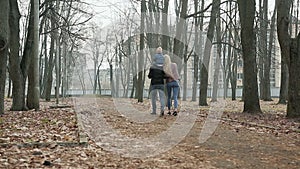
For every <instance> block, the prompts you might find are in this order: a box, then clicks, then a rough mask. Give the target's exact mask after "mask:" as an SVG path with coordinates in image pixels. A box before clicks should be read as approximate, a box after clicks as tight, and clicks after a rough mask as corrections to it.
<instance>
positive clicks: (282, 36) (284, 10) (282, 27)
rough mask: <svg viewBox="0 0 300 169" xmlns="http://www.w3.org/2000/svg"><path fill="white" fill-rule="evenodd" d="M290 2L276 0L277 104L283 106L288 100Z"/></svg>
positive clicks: (289, 0)
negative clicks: (278, 73) (278, 52)
mask: <svg viewBox="0 0 300 169" xmlns="http://www.w3.org/2000/svg"><path fill="white" fill-rule="evenodd" d="M291 3H292V1H291V0H287V1H285V0H278V1H277V2H276V6H277V35H278V41H279V45H280V49H281V85H280V96H279V103H282V104H285V103H286V99H288V86H289V84H288V82H289V80H288V79H289V75H288V72H289V64H290V43H291V38H290V35H289V11H290V7H291Z"/></svg>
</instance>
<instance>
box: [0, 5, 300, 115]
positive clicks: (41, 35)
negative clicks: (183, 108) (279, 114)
mask: <svg viewBox="0 0 300 169" xmlns="http://www.w3.org/2000/svg"><path fill="white" fill-rule="evenodd" d="M270 2H271V1H268V0H249V1H243V0H236V1H234V0H227V1H225V0H212V1H210V2H207V1H204V0H174V1H170V0H147V1H146V0H139V1H138V0H130V2H129V3H128V4H129V5H130V6H131V7H130V8H127V9H124V10H119V11H114V13H115V14H116V16H118V17H117V19H115V21H114V22H115V23H116V25H111V26H110V29H109V30H103V29H102V28H101V24H97V23H93V22H91V19H92V18H93V13H92V12H86V9H87V8H88V6H89V5H91V4H88V2H81V1H75V0H44V1H43V0H42V1H39V2H38V1H35V0H31V1H30V3H29V4H28V14H27V15H26V16H27V17H26V18H25V19H24V20H25V21H24V25H20V23H21V22H20V17H21V15H20V12H19V6H20V3H22V2H20V1H17V0H10V1H9V0H4V1H2V2H1V6H0V8H2V9H1V10H0V11H1V16H0V23H1V24H0V26H1V29H0V57H1V60H0V64H1V65H0V69H1V70H0V73H1V75H0V81H1V84H0V90H1V92H0V93H1V94H0V97H1V98H0V112H1V113H3V112H4V97H5V96H4V93H5V82H6V81H7V79H10V80H11V83H9V85H10V84H12V91H11V92H12V96H11V97H12V99H13V104H12V107H11V110H27V109H33V108H35V109H38V108H39V98H40V97H41V98H42V99H45V100H47V101H49V100H50V97H51V91H52V90H53V89H54V90H55V95H56V98H57V102H58V97H59V96H61V95H62V96H66V94H67V90H68V88H69V84H70V81H71V79H70V78H69V77H70V76H72V75H74V74H75V73H76V74H77V75H78V79H79V81H80V83H81V85H82V88H83V89H84V88H85V81H84V79H83V74H82V71H80V69H79V66H80V64H82V63H86V62H87V61H86V57H90V59H91V60H92V62H93V77H91V81H92V84H93V91H94V93H96V91H97V90H99V91H100V92H101V79H100V73H101V67H102V66H103V63H104V62H107V63H108V64H109V70H110V71H109V76H110V78H109V79H110V86H111V91H112V95H113V96H114V97H127V96H128V95H130V97H134V98H136V99H137V100H138V101H139V102H143V99H144V97H143V93H144V86H145V80H146V71H147V66H148V65H149V63H150V62H151V56H152V55H153V54H154V52H155V51H154V49H155V48H156V47H157V46H162V48H163V49H164V51H165V52H166V53H168V54H169V55H170V56H171V57H172V59H173V61H174V62H176V63H177V65H178V67H179V71H180V72H183V77H182V84H183V90H182V91H181V92H182V93H183V98H182V99H183V100H186V99H187V79H188V78H187V72H188V63H192V65H193V66H192V67H193V76H194V78H193V81H192V98H191V99H192V101H196V100H197V95H198V97H199V98H198V101H199V105H200V106H205V105H208V103H207V97H208V93H207V91H208V84H209V82H208V80H209V70H210V66H211V65H212V64H214V67H213V68H214V72H213V78H212V79H213V84H212V86H213V90H212V101H217V92H218V80H219V78H220V74H222V77H223V86H224V87H223V88H224V97H226V96H227V93H228V90H229V86H230V87H231V90H232V100H235V99H236V93H235V91H236V88H237V74H238V61H240V60H241V61H242V65H243V101H244V112H247V113H261V109H260V104H259V100H260V99H262V100H264V101H270V100H272V98H271V85H270V76H271V75H270V70H271V69H272V68H274V66H280V68H281V84H280V96H279V103H283V104H285V103H287V116H288V117H299V116H300V113H299V111H297V110H298V108H300V107H299V106H300V104H299V103H300V91H299V90H300V88H299V87H298V85H297V84H299V79H300V78H299V77H298V76H300V73H299V71H300V70H299V68H300V66H299V64H300V63H299V62H300V61H299V60H298V57H299V54H298V53H299V50H298V49H299V43H298V40H299V38H298V37H297V33H298V32H299V30H298V27H299V26H298V24H299V23H298V22H299V21H298V20H299V19H298V18H299V9H298V7H299V0H276V2H275V6H274V9H269V3H270ZM171 3H173V4H171ZM35 5H36V8H35ZM25 6H26V5H25ZM37 6H38V7H37ZM171 6H173V8H171ZM171 10H174V11H171ZM270 11H272V12H270ZM170 13H174V15H175V19H174V20H172V19H173V18H172V17H170ZM270 13H271V15H270ZM20 28H22V31H24V33H23V34H24V35H23V34H22V35H23V37H22V35H21V34H20ZM103 32H105V33H103ZM277 39H278V42H279V46H280V49H276V45H275V44H276V43H277ZM83 44H85V45H86V46H85V47H84V46H83ZM83 47H84V48H86V49H88V53H89V54H85V53H84V52H82V50H81V49H82V48H83ZM213 48H214V49H216V50H215V51H216V52H215V53H216V54H215V56H213V55H212V49H213ZM276 51H280V55H281V62H280V63H279V64H278V65H275V61H274V60H275V59H276V58H275V55H276ZM86 55H89V56H86ZM212 57H214V58H215V62H214V63H211V61H212ZM72 68H73V69H72ZM74 68H75V69H74ZM6 72H9V73H8V75H9V76H8V77H6ZM291 77H292V78H291ZM54 78H55V83H54V82H53V80H54ZM26 84H27V85H26ZM53 84H55V86H53ZM120 86H121V88H123V89H124V90H123V94H121V93H119V90H117V89H118V88H119V87H120ZM26 87H27V89H26ZM198 88H199V90H198ZM9 89H10V87H9ZM129 89H130V90H129ZM129 91H131V93H128V92H129ZM197 91H199V93H198V94H197ZM7 93H10V92H7ZM100 94H101V93H100ZM26 96H27V98H26Z"/></svg>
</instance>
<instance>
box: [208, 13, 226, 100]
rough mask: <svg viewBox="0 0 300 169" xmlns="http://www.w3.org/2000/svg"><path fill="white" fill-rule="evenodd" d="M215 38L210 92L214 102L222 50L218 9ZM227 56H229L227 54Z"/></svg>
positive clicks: (216, 95) (216, 96)
mask: <svg viewBox="0 0 300 169" xmlns="http://www.w3.org/2000/svg"><path fill="white" fill-rule="evenodd" d="M216 36H217V37H216V39H217V55H216V56H215V57H216V63H215V71H214V81H213V92H212V100H211V101H212V102H216V101H217V100H218V99H217V98H218V89H219V74H220V67H221V53H222V52H221V50H222V45H221V41H222V37H221V20H220V11H219V10H218V13H217V23H216ZM228 57H229V56H228Z"/></svg>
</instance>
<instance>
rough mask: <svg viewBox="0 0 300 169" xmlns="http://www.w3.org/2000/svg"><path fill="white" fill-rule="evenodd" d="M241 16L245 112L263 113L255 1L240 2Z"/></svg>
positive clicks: (240, 0)
mask: <svg viewBox="0 0 300 169" xmlns="http://www.w3.org/2000/svg"><path fill="white" fill-rule="evenodd" d="M237 2H238V5H239V14H240V21H241V41H242V52H243V54H242V55H243V61H244V67H243V74H244V79H243V87H244V88H243V92H244V110H243V112H245V113H261V109H260V104H259V97H258V84H257V70H256V57H255V43H254V41H255V39H254V38H253V37H255V36H254V17H255V0H248V1H244V0H238V1H237Z"/></svg>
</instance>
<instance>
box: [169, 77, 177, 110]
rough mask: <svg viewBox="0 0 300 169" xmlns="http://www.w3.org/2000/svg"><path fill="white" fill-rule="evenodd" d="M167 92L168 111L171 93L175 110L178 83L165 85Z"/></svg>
mask: <svg viewBox="0 0 300 169" xmlns="http://www.w3.org/2000/svg"><path fill="white" fill-rule="evenodd" d="M167 92H168V110H170V109H171V105H172V98H171V94H172V92H173V99H174V108H175V109H177V107H178V92H179V84H178V81H175V80H174V81H172V82H168V83H167Z"/></svg>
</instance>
